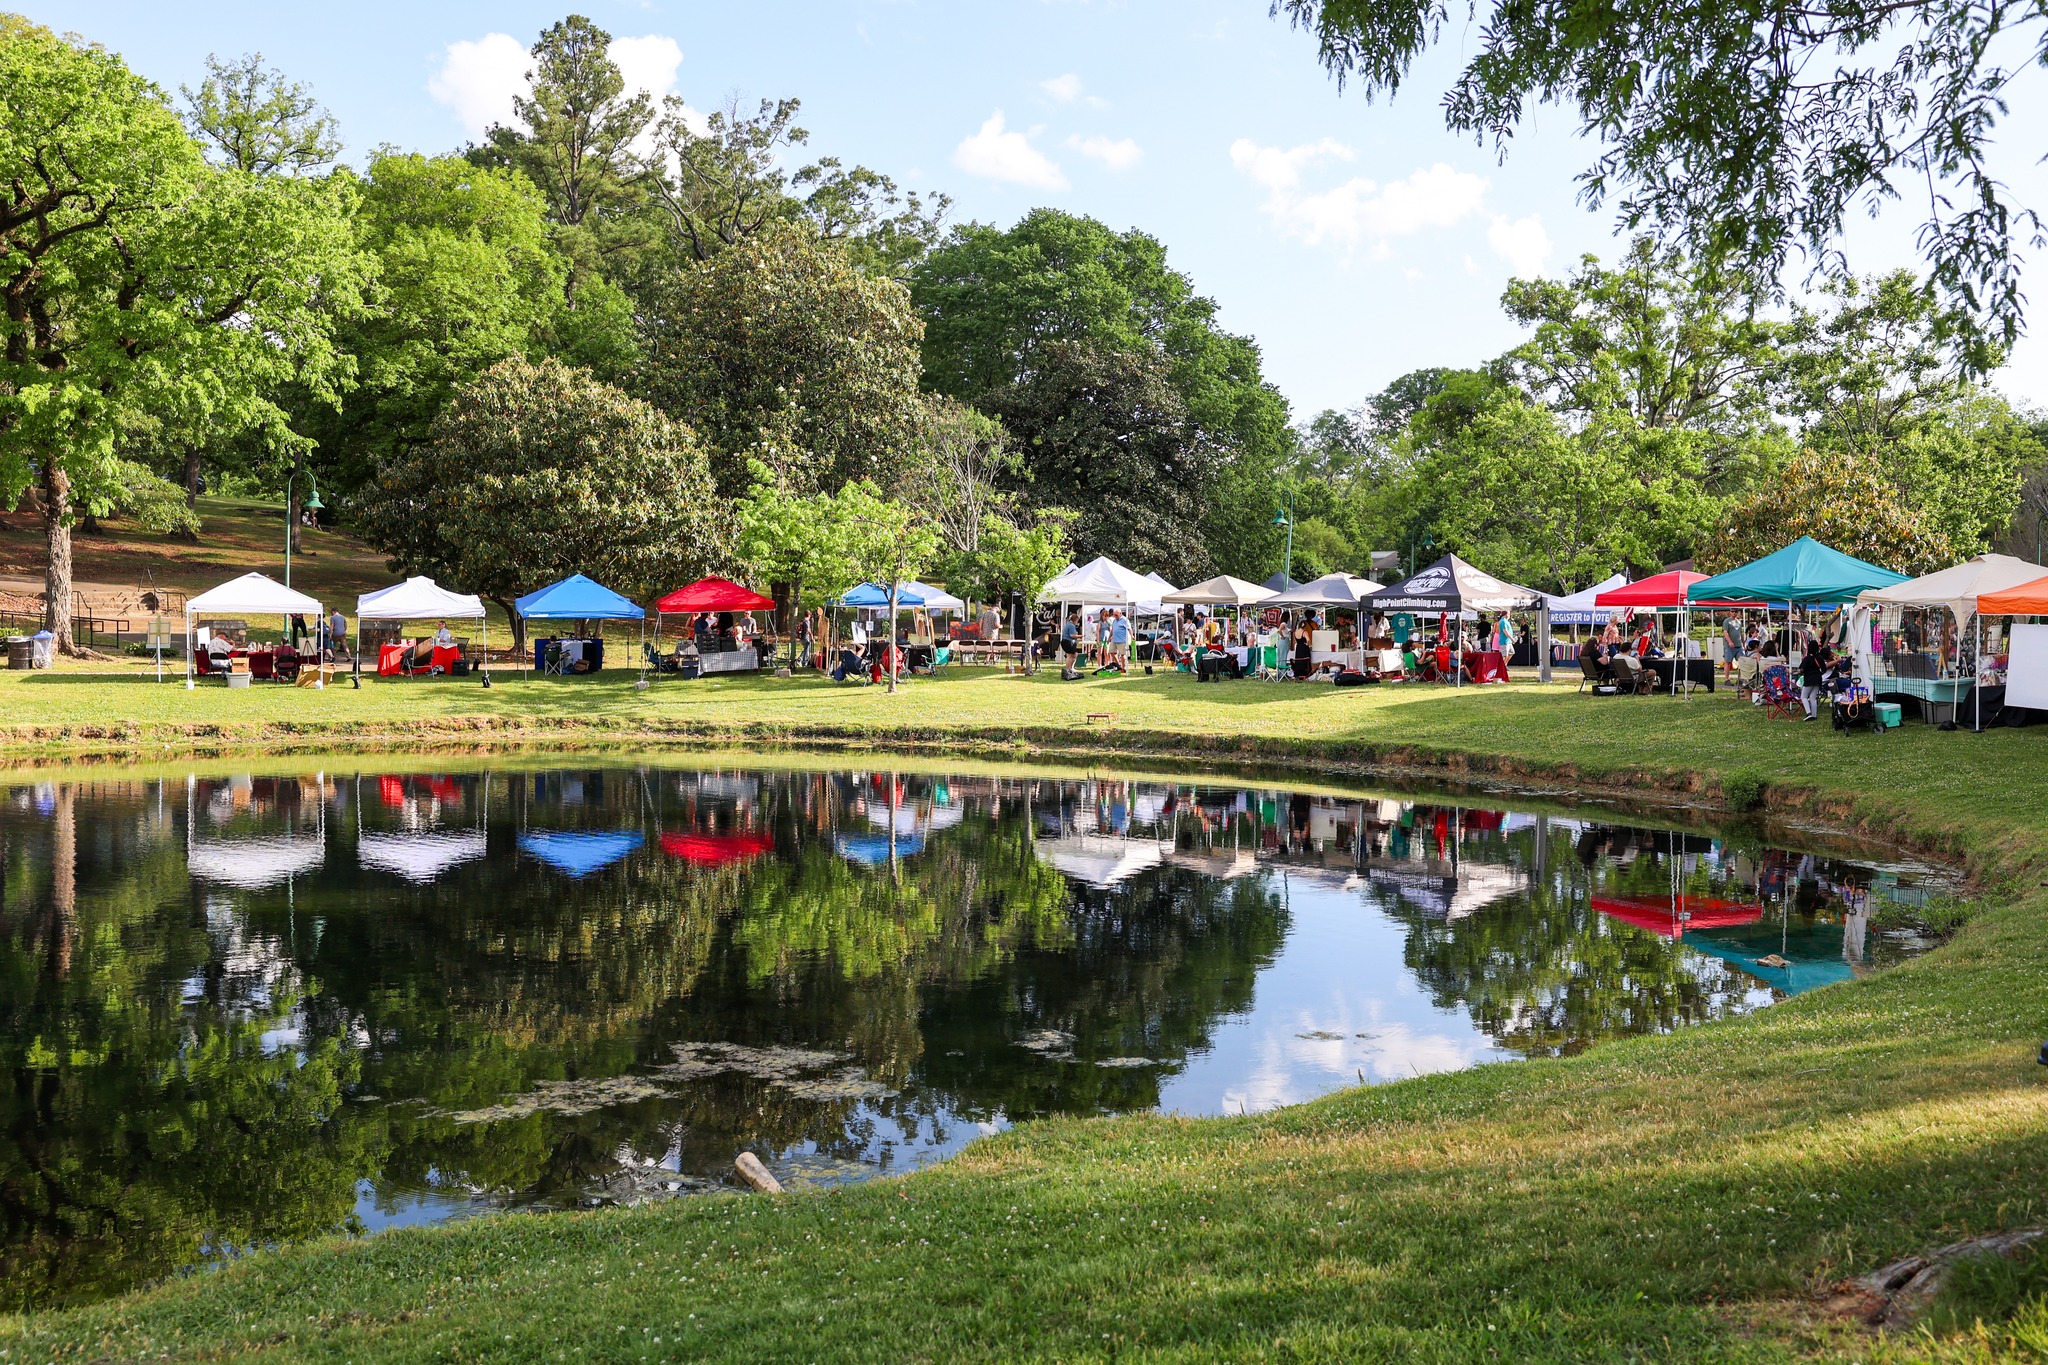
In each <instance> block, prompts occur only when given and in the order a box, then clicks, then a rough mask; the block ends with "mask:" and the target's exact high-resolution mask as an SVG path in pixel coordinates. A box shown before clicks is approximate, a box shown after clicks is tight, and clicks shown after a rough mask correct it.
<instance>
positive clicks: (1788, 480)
mask: <svg viewBox="0 0 2048 1365" xmlns="http://www.w3.org/2000/svg"><path fill="white" fill-rule="evenodd" d="M1800 536H1812V537H1813V538H1814V539H1815V540H1817V541H1819V542H1821V543H1822V544H1823V545H1828V546H1832V547H1833V548H1835V549H1837V550H1840V551H1842V552H1843V553H1844V554H1850V555H1854V556H1856V557H1857V558H1858V559H1864V560H1868V561H1869V562H1871V563H1872V564H1877V565H1881V566H1882V567H1884V568H1887V569H1892V570H1895V571H1897V572H1899V573H1903V574H1922V573H1930V572H1932V571H1933V570H1935V569H1939V568H1944V567H1946V566H1947V565H1950V564H1953V563H1955V562H1956V558H1957V556H1956V553H1955V550H1954V548H1953V547H1952V546H1951V545H1950V544H1949V543H1948V541H1947V540H1946V539H1945V538H1944V537H1943V536H1942V534H1941V532H1940V530H1939V529H1938V528H1936V527H1933V526H1931V525H1929V523H1928V519H1927V518H1926V517H1924V516H1922V515H1921V514H1920V512H1919V511H1918V509H1917V508H1915V507H1914V506H1913V505H1912V504H1911V503H1910V502H1909V501H1908V500H1907V499H1906V498H1905V497H1904V496H1903V495H1902V494H1901V493H1900V491H1899V488H1898V485H1896V484H1894V483H1893V482H1892V481H1891V480H1890V479H1889V478H1887V477H1886V476H1885V474H1884V472H1883V471H1882V470H1880V469H1878V468H1876V467H1875V465H1874V464H1873V463H1872V462H1871V461H1870V460H1869V459H1867V458H1866V457H1864V456H1861V455H1858V454H1856V453H1854V452H1852V451H1847V450H1843V451H1832V452H1826V453H1823V452H1820V451H1813V450H1807V451H1801V452H1800V453H1799V454H1798V455H1797V456H1795V457H1794V458H1792V459H1790V460H1788V461H1786V463H1785V466H1784V468H1783V469H1782V470H1780V471H1779V472H1778V474H1777V476H1776V477H1775V478H1773V479H1772V480H1771V481H1770V482H1769V483H1768V484H1765V485H1763V486H1761V487H1759V488H1758V489H1757V490H1756V491H1754V492H1753V493H1750V494H1749V495H1747V496H1746V497H1743V498H1739V499H1737V500H1736V501H1735V502H1734V503H1732V504H1731V505H1730V506H1729V507H1728V509H1727V511H1726V513H1725V514H1724V515H1723V518H1722V522H1721V525H1720V527H1719V529H1718V530H1717V531H1716V532H1715V534H1714V535H1713V536H1712V537H1710V538H1709V539H1708V540H1707V541H1706V543H1705V544H1704V545H1702V546H1701V553H1700V555H1699V565H1700V567H1701V568H1702V569H1704V570H1705V571H1707V572H1708V573H1719V572H1721V571H1722V570H1724V569H1732V568H1734V567H1736V566H1737V565H1740V564H1746V563H1748V562H1749V561H1750V560H1752V559H1757V558H1759V557H1761V556H1763V555H1767V554H1770V553H1771V552H1772V551H1774V550H1781V549H1783V548H1784V547H1785V546H1787V545H1789V544H1791V543H1792V542H1793V541H1794V540H1797V539H1798V538H1799V537H1800Z"/></svg>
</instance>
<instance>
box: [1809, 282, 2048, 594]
mask: <svg viewBox="0 0 2048 1365" xmlns="http://www.w3.org/2000/svg"><path fill="white" fill-rule="evenodd" d="M1826 293H1827V294H1828V295H1829V296H1830V297H1831V299H1832V301H1833V304H1834V306H1833V308H1832V309H1831V310H1830V311H1827V312H1825V313H1816V312H1813V311H1809V310H1805V309H1802V310H1800V311H1799V312H1798V314H1797V315H1796V320H1795V325H1794V338H1795V339H1794V342H1793V344H1792V346H1791V348H1790V350H1791V355H1790V364H1789V367H1788V369H1789V379H1790V383H1789V386H1788V387H1789V390H1790V393H1789V406H1790V407H1791V410H1792V412H1793V415H1794V416H1795V417H1797V418H1798V419H1799V421H1800V423H1801V426H1802V434H1803V437H1804V439H1805V440H1806V442H1807V443H1808V444H1809V445H1811V446H1812V447H1814V448H1815V449H1816V450H1822V451H1845V452H1848V453H1850V454H1852V455H1854V456H1855V457H1857V459H1858V460H1859V461H1861V462H1862V463H1864V464H1867V465H1869V466H1871V467H1873V468H1875V469H1877V470H1879V471H1881V472H1882V473H1883V474H1884V476H1885V477H1887V478H1889V479H1890V480H1891V481H1892V483H1893V484H1894V485H1896V486H1897V488H1898V489H1899V491H1900V492H1901V494H1902V495H1904V496H1905V497H1906V498H1907V499H1908V500H1909V501H1910V502H1911V504H1912V505H1913V507H1914V508H1915V509H1916V510H1917V511H1918V512H1919V513H1920V515H1921V516H1922V517H1923V518H1925V519H1926V521H1927V523H1928V525H1929V527H1930V529H1932V530H1934V531H1935V532H1936V533H1937V534H1938V535H1939V536H1940V538H1941V539H1942V540H1944V541H1945V542H1946V543H1947V544H1948V545H1949V546H1950V548H1951V549H1953V550H1954V551H1955V552H1956V553H1957V554H1958V555H1970V554H1976V553H1979V552H1980V551H1982V550H1984V549H1986V548H1988V547H1989V545H1990V543H1991V541H1992V539H1993V538H1994V537H1995V536H1997V535H1999V534H2001V533H2002V532H2003V531H2004V530H2005V529H2006V528H2007V527H2008V526H2010V525H2011V523H2012V519H2013V516H2014V513H2015V512H2016V511H2017V510H2018V508H2019V497H2020V482H2021V477H2022V469H2023V467H2024V466H2025V464H2026V463H2027V461H2028V460H2029V459H2030V458H2032V450H2033V448H2034V442H2033V441H2032V439H2031V435H2030V433H2029V432H2028V430H2027V428H2026V427H2025V425H2024V424H2023V423H2022V422H2021V421H2020V420H2019V419H2018V418H2017V417H2016V416H2015V415H2014V414H2013V412H2012V409H2011V408H2010V406H2008V405H2007V404H2006V403H2005V401H2004V400H2003V399H2001V398H1999V397H1998V396H1997V395H1995V394H1993V393H1990V392H1989V391H1987V390H1984V389H1982V388H1979V387H1978V386H1976V385H1975V384H1973V383H1971V382H1970V381H1969V379H1968V378H1967V377H1966V375H1965V373H1964V370H1963V367H1962V366H1961V365H1960V364H1959V363H1957V361H1956V360H1955V358H1954V356H1953V354H1952V351H1951V348H1950V347H1949V345H1948V334H1949V330H1950V320H1949V318H1947V317H1946V316H1945V315H1944V313H1943V312H1942V309H1941V306H1940V302H1939V300H1938V299H1937V298H1936V296H1935V293H1934V290H1933V289H1932V288H1931V287H1929V286H1927V285H1925V284H1922V283H1920V282H1919V281H1917V280H1915V279H1914V278H1913V276H1912V275H1911V274H1910V273H1908V272H1906V271H1903V270H1900V271H1894V272H1892V273H1890V274H1888V275H1883V276H1879V277H1876V278H1873V279H1862V280H1859V279H1857V278H1855V277H1853V276H1845V277H1843V278H1840V279H1837V280H1834V281H1832V282H1830V284H1829V286H1828V288H1827V290H1826Z"/></svg>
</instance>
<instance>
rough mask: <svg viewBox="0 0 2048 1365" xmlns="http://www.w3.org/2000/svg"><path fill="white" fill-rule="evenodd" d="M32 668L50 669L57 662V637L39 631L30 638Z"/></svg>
mask: <svg viewBox="0 0 2048 1365" xmlns="http://www.w3.org/2000/svg"><path fill="white" fill-rule="evenodd" d="M28 646H29V651H30V654H29V664H28V666H29V667H30V668H48V667H50V666H51V665H52V664H54V663H56V662H57V637H56V636H54V635H52V634H51V633H50V632H49V631H47V630H39V631H37V632H36V633H35V634H33V635H31V636H29V637H28Z"/></svg>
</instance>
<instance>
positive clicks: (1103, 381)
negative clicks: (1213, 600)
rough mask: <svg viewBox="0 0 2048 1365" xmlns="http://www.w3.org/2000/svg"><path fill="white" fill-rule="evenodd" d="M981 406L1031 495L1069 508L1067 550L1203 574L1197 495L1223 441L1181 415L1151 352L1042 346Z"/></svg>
mask: <svg viewBox="0 0 2048 1365" xmlns="http://www.w3.org/2000/svg"><path fill="white" fill-rule="evenodd" d="M982 406H983V407H984V408H985V409H986V410H987V411H988V412H990V413H991V414H993V415H994V416H995V417H997V418H998V419H999V420H1000V421H1001V422H1002V423H1003V426H1004V427H1005V428H1006V429H1008V430H1009V431H1010V432H1012V433H1013V434H1014V436H1015V439H1016V441H1017V449H1018V453H1019V455H1020V456H1021V457H1022V459H1023V461H1024V464H1025V467H1026V469H1027V470H1028V471H1029V476H1030V483H1029V485H1028V488H1029V492H1030V496H1031V498H1032V499H1033V500H1034V501H1035V502H1037V503H1038V504H1040V505H1044V506H1060V507H1070V508H1072V509H1073V510H1074V511H1075V513H1076V514H1077V519H1076V521H1075V523H1074V529H1073V540H1074V553H1075V555H1076V557H1078V558H1082V559H1087V558H1091V557H1093V556H1095V555H1105V554H1106V555H1111V556H1113V557H1115V558H1116V559H1118V560H1120V561H1123V562H1126V563H1129V564H1130V565H1131V566H1132V567H1134V568H1136V569H1139V570H1141V571H1143V570H1152V571H1155V572H1158V573H1162V574H1164V575H1165V576H1166V577H1168V578H1169V579H1172V580H1173V581H1174V582H1176V583H1191V582H1195V581H1197V580H1199V579H1202V578H1205V577H1208V576H1209V574H1210V573H1211V572H1213V569H1212V563H1213V561H1212V560H1211V558H1210V554H1209V550H1208V546H1207V545H1206V544H1205V543H1204V541H1203V538H1202V513H1203V510H1204V508H1203V506H1202V493H1203V490H1205V489H1207V488H1209V487H1210V486H1211V485H1212V484H1213V482H1214V480H1215V477H1216V473H1217V470H1218V468H1219V467H1220V466H1221V464H1222V463H1223V461H1224V460H1225V459H1226V458H1228V448H1227V447H1226V446H1224V445H1222V444H1220V443H1218V442H1217V441H1215V440H1214V439H1213V438H1212V437H1211V436H1210V434H1209V433H1208V432H1206V431H1205V430H1204V429H1203V428H1202V427H1201V426H1200V425H1199V424H1198V423H1196V422H1195V421H1194V420H1193V419H1192V418H1191V417H1190V416H1189V414H1188V409H1187V404H1186V402H1185V401H1184V400H1183V399H1182V397H1181V395H1180V391H1179V390H1178V389H1177V388H1176V387H1175V386H1174V384H1173V376H1172V366H1171V364H1170V362H1169V361H1168V360H1167V358H1166V357H1165V356H1164V355H1162V354H1161V353H1160V352H1159V351H1157V350H1150V351H1147V350H1117V349H1112V348H1110V347H1107V346H1103V345H1099V344H1092V343H1089V342H1085V341H1059V342H1053V343H1051V344H1049V345H1046V346H1044V347H1042V348H1038V350H1037V359H1036V362H1035V363H1034V364H1033V366H1032V368H1031V370H1030V372H1029V373H1027V374H1026V375H1024V376H1023V377H1021V378H1019V379H1018V380H1016V381H1015V382H1013V383H1010V384H1007V385H1004V386H1003V387H1002V388H999V389H997V390H995V391H993V392H991V393H989V394H988V395H986V396H985V397H984V398H983V399H982ZM1261 510H1263V506H1262V508H1261Z"/></svg>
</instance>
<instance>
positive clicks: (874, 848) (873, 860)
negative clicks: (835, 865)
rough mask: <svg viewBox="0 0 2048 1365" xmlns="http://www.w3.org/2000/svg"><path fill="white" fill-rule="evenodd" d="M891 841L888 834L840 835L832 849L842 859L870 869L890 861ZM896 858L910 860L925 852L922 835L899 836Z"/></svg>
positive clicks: (895, 844)
mask: <svg viewBox="0 0 2048 1365" xmlns="http://www.w3.org/2000/svg"><path fill="white" fill-rule="evenodd" d="M891 842H892V841H891V839H890V837H889V836H888V835H886V834H840V835H835V836H834V837H833V840H832V847H833V848H835V849H837V850H838V851H839V855H840V856H841V857H842V858H851V859H852V860H853V861H854V862H857V863H866V864H868V865H869V866H870V867H873V866H876V865H877V864H880V863H886V862H888V861H889V855H890V845H891ZM893 842H894V846H895V856H897V857H898V858H909V857H912V856H914V855H916V854H919V853H922V852H924V836H923V835H922V834H917V833H910V834H898V835H897V836H896V837H895V839H894V841H893Z"/></svg>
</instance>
